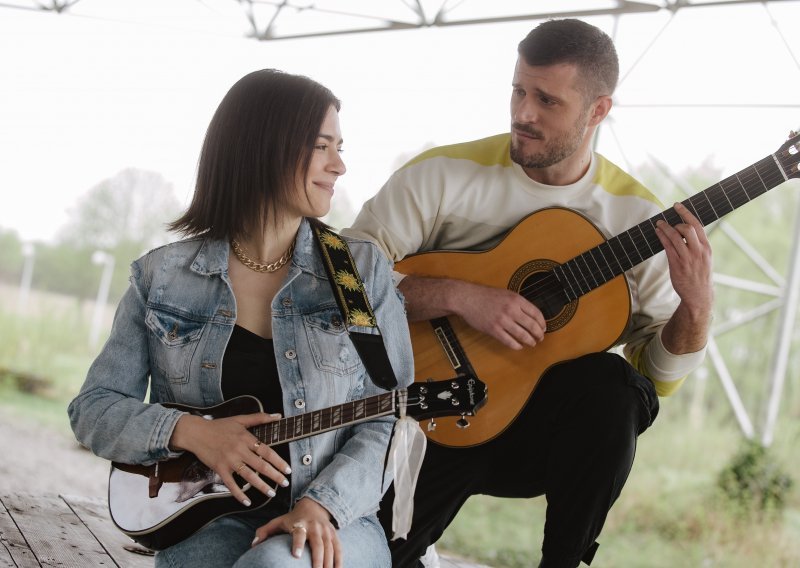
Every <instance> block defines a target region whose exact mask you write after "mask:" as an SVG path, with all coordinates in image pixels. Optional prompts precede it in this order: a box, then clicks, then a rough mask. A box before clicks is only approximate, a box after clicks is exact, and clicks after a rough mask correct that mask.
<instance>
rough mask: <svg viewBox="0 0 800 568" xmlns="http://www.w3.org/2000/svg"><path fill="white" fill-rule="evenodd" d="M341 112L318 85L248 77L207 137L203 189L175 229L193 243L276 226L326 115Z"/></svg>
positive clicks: (200, 174) (200, 173) (282, 76)
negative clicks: (195, 238) (201, 238)
mask: <svg viewBox="0 0 800 568" xmlns="http://www.w3.org/2000/svg"><path fill="white" fill-rule="evenodd" d="M331 106H333V107H334V108H335V109H336V110H337V111H338V110H339V109H340V107H341V104H340V102H339V99H337V98H336V97H335V96H334V95H333V93H331V91H330V90H328V89H327V88H326V87H324V86H322V85H320V84H319V83H317V82H316V81H313V80H311V79H309V78H308V77H303V76H300V75H291V74H289V73H284V72H282V71H278V70H275V69H262V70H261V71H255V72H253V73H250V74H248V75H245V76H244V77H242V78H241V79H240V80H239V81H237V82H236V84H235V85H233V87H231V89H230V90H229V91H228V93H227V94H226V95H225V97H224V98H223V99H222V102H221V103H220V104H219V107H218V108H217V111H216V112H215V113H214V117H213V118H212V119H211V123H210V124H209V126H208V130H207V131H206V137H205V141H204V142H203V148H202V150H201V152H200V161H199V163H198V167H197V184H196V186H195V191H194V196H193V198H192V202H191V204H190V205H189V208H188V209H187V210H186V212H185V213H184V214H183V215H182V216H181V217H179V218H178V219H176V220H175V221H173V222H172V223H170V224H169V228H170V229H171V230H173V231H178V232H180V233H183V234H185V235H188V236H195V235H200V234H203V235H205V236H208V237H211V238H222V239H232V238H239V239H242V238H247V237H248V236H250V235H252V234H258V233H260V232H261V228H262V227H263V224H264V223H265V222H267V220H272V221H273V222H274V221H275V220H276V219H277V218H278V215H279V213H280V212H281V211H282V210H284V209H285V208H286V206H287V204H288V203H289V202H290V200H291V198H292V195H293V194H294V192H295V191H296V184H297V179H298V173H299V174H300V175H301V178H300V179H305V176H306V174H307V172H308V167H309V164H310V162H311V156H312V151H313V148H314V144H315V143H316V140H317V136H318V135H319V131H320V127H321V126H322V122H323V120H324V119H325V115H326V114H327V112H328V109H330V107H331Z"/></svg>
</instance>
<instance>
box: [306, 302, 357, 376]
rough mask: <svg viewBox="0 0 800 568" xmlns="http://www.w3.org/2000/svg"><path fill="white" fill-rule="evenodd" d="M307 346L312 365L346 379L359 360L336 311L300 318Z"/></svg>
mask: <svg viewBox="0 0 800 568" xmlns="http://www.w3.org/2000/svg"><path fill="white" fill-rule="evenodd" d="M303 320H304V321H305V325H304V326H303V327H304V328H305V330H306V336H307V337H308V345H309V349H310V351H311V354H312V356H313V359H314V364H315V365H316V366H317V368H318V369H320V370H321V371H328V372H331V373H334V374H337V375H349V374H351V373H353V372H355V371H356V369H358V366H359V364H360V363H361V360H360V358H359V356H358V353H356V348H355V346H354V345H353V342H352V341H351V340H350V337H349V336H348V335H347V330H346V329H345V326H344V324H343V323H342V316H341V314H340V313H339V310H338V309H328V310H324V311H320V312H315V313H313V314H309V315H306V316H303Z"/></svg>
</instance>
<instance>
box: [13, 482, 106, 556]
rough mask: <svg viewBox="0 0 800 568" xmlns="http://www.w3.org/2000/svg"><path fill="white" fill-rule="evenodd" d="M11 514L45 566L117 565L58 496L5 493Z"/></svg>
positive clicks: (31, 548)
mask: <svg viewBox="0 0 800 568" xmlns="http://www.w3.org/2000/svg"><path fill="white" fill-rule="evenodd" d="M2 499H3V504H4V505H5V507H6V509H7V511H8V513H9V514H10V516H11V518H12V519H13V521H14V523H15V524H16V525H17V527H18V528H19V531H20V532H21V533H22V534H23V535H24V536H25V541H26V542H27V543H28V546H29V547H30V550H31V551H32V552H33V555H34V556H35V557H36V559H37V560H38V562H39V564H40V565H42V566H59V567H61V568H86V567H87V566H95V567H109V566H116V565H115V564H114V561H113V560H112V559H111V557H110V556H109V555H108V554H107V553H106V551H105V550H103V547H102V546H101V545H100V543H99V542H98V540H97V539H96V538H95V537H94V535H92V533H91V532H90V531H89V529H88V528H86V526H85V525H84V524H83V523H82V522H81V520H80V519H79V518H78V517H76V516H75V514H74V513H73V512H72V510H71V509H70V508H69V507H68V506H67V504H66V503H65V502H64V501H63V500H61V499H60V498H58V497H50V496H31V495H4V496H3V497H2Z"/></svg>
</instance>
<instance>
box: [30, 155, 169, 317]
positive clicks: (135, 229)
mask: <svg viewBox="0 0 800 568" xmlns="http://www.w3.org/2000/svg"><path fill="white" fill-rule="evenodd" d="M179 208H180V205H179V203H178V200H177V198H176V197H175V193H174V191H173V187H172V184H171V183H169V182H168V181H167V180H166V179H165V178H164V176H162V175H161V174H159V173H156V172H150V171H145V170H139V169H135V168H128V169H125V170H122V171H121V172H119V173H118V174H116V175H115V176H113V177H111V178H108V179H105V180H103V181H101V182H100V183H98V184H97V185H95V186H94V187H93V188H91V189H90V190H89V191H88V192H87V193H86V195H84V197H83V198H82V199H80V201H79V202H78V205H77V206H76V208H75V210H74V214H73V215H72V219H71V221H70V222H69V223H68V224H67V225H66V226H65V227H64V228H63V229H62V230H61V231H60V233H59V242H58V245H57V247H56V248H62V247H64V248H69V249H72V250H74V251H80V252H79V253H78V257H79V258H81V259H85V262H82V263H81V268H78V267H77V266H76V267H73V270H72V271H71V274H72V275H71V276H68V274H65V273H64V271H63V270H62V269H61V268H62V267H61V266H55V265H54V266H53V271H52V272H51V273H50V274H49V275H43V274H40V275H39V282H44V280H47V281H48V284H46V285H45V286H44V287H46V288H49V289H52V290H56V289H57V290H61V291H65V292H67V291H68V292H69V293H75V290H78V291H79V292H78V294H79V295H80V296H81V297H91V296H92V295H93V294H94V293H95V292H96V287H97V284H96V283H97V281H98V279H99V276H97V274H98V268H97V267H95V266H93V265H92V264H91V261H90V259H91V254H92V252H93V251H95V250H103V251H105V252H107V253H109V254H111V255H112V256H113V257H114V260H115V265H114V266H115V268H114V276H113V279H112V281H111V292H110V295H109V299H110V301H111V302H116V300H118V299H119V297H120V296H121V295H122V293H123V292H124V291H125V289H126V288H127V286H128V275H129V269H128V266H129V264H130V262H131V261H132V260H133V259H135V258H137V257H138V256H140V255H141V254H143V253H145V252H147V251H148V250H150V249H152V248H154V247H156V246H159V245H162V244H164V243H166V242H167V241H168V240H169V237H168V233H167V230H166V223H167V222H169V221H171V220H172V219H175V218H176V217H177V216H178V212H179ZM78 257H75V256H73V258H78ZM59 264H63V263H59ZM54 278H58V279H59V280H60V282H58V281H56V282H50V281H51V280H53V279H54ZM65 278H66V281H65V280H64V279H65ZM87 278H88V279H90V280H91V281H92V284H90V285H88V284H87V282H86V280H87ZM43 279H44V280H43ZM87 286H88V287H87Z"/></svg>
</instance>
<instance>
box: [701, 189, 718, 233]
mask: <svg viewBox="0 0 800 568" xmlns="http://www.w3.org/2000/svg"><path fill="white" fill-rule="evenodd" d="M700 195H702V196H703V197H705V198H706V201H708V204H709V205H710V206H711V211H712V212H713V213H714V220H716V219H719V215H718V214H717V210H716V209H714V204H713V203H712V202H711V198H710V197H709V195H708V191H704V192H702V193H701V194H700ZM709 222H710V221H709ZM704 224H705V225H707V224H708V222H705V223H704Z"/></svg>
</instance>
